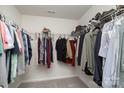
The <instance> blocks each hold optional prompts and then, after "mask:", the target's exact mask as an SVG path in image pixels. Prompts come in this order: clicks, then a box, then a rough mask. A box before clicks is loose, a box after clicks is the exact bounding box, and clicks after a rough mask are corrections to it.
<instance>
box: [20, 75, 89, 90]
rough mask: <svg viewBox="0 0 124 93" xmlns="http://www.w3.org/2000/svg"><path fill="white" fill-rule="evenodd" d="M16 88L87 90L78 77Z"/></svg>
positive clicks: (31, 83) (34, 83)
mask: <svg viewBox="0 0 124 93" xmlns="http://www.w3.org/2000/svg"><path fill="white" fill-rule="evenodd" d="M18 88H88V87H87V86H86V84H84V83H83V82H82V81H81V80H80V79H79V78H78V77H71V78H64V79H55V80H48V81H40V82H28V83H22V84H21V85H19V87H18Z"/></svg>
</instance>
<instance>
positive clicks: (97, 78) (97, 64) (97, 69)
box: [94, 31, 102, 86]
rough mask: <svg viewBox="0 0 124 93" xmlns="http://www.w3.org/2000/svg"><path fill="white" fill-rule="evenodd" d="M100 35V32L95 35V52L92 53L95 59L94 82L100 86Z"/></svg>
mask: <svg viewBox="0 0 124 93" xmlns="http://www.w3.org/2000/svg"><path fill="white" fill-rule="evenodd" d="M101 35H102V32H101V31H99V32H98V33H97V37H96V43H95V47H94V48H95V51H94V57H95V71H94V81H95V82H96V83H97V84H98V85H99V86H101V85H102V57H100V56H98V53H99V49H100V44H101Z"/></svg>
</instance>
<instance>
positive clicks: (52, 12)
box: [48, 10, 56, 14]
mask: <svg viewBox="0 0 124 93" xmlns="http://www.w3.org/2000/svg"><path fill="white" fill-rule="evenodd" d="M48 13H51V14H55V13H56V11H54V10H48Z"/></svg>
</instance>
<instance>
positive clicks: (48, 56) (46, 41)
mask: <svg viewBox="0 0 124 93" xmlns="http://www.w3.org/2000/svg"><path fill="white" fill-rule="evenodd" d="M50 33H51V32H50V31H45V32H44V31H43V32H42V33H41V35H42V40H41V45H40V46H39V47H40V62H41V63H43V65H47V67H48V68H50V67H51V62H53V45H52V39H51V35H50Z"/></svg>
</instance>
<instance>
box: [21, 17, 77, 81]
mask: <svg viewBox="0 0 124 93" xmlns="http://www.w3.org/2000/svg"><path fill="white" fill-rule="evenodd" d="M77 25H78V21H76V20H69V19H60V18H50V17H41V16H28V15H23V16H22V26H23V27H24V28H25V29H27V31H28V32H31V33H35V32H41V31H42V29H43V28H44V27H48V28H49V29H50V30H51V31H52V33H59V34H61V33H64V34H66V33H67V34H70V33H71V31H73V30H74V29H75V26H77ZM58 37H59V36H55V37H54V42H53V48H54V51H53V54H54V63H53V64H52V67H51V68H50V69H48V68H47V67H44V66H43V65H38V64H37V40H33V41H32V48H33V57H32V61H31V65H30V66H29V67H28V68H27V71H26V73H25V74H24V75H23V76H22V80H23V81H37V80H48V79H52V78H62V77H68V76H74V75H75V71H76V70H75V68H74V67H72V66H71V65H67V64H61V63H59V62H58V61H57V60H56V51H55V43H56V39H57V38H58Z"/></svg>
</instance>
